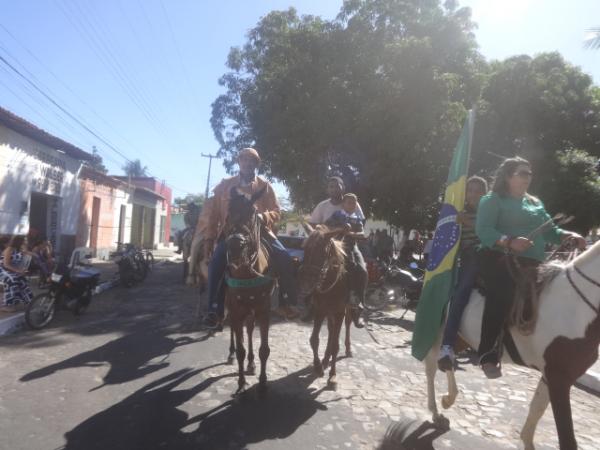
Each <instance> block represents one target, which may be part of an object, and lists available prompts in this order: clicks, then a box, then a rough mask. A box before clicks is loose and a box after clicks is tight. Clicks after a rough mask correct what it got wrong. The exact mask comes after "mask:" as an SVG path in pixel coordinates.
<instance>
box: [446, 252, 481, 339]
mask: <svg viewBox="0 0 600 450" xmlns="http://www.w3.org/2000/svg"><path fill="white" fill-rule="evenodd" d="M477 260H478V257H477V250H476V249H475V248H471V249H466V250H463V251H461V253H460V262H459V264H460V266H459V270H458V280H457V283H456V288H455V289H454V295H453V296H452V299H451V300H450V306H449V307H448V319H447V320H446V329H445V331H444V339H443V340H442V345H449V346H451V347H454V344H455V343H456V336H457V335H458V328H459V327H460V320H461V319H462V315H463V312H464V310H465V307H466V306H467V303H469V298H470V297H471V291H472V290H473V285H474V284H475V278H476V277H477V269H478V264H477V262H478V261H477Z"/></svg>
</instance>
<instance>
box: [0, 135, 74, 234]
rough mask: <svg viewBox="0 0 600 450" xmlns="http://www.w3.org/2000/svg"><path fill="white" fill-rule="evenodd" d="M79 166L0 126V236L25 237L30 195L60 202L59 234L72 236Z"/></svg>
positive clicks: (64, 156)
mask: <svg viewBox="0 0 600 450" xmlns="http://www.w3.org/2000/svg"><path fill="white" fill-rule="evenodd" d="M80 167H81V163H80V162H79V161H77V160H75V159H73V158H71V157H69V156H67V155H65V154H64V153H62V152H59V151H57V150H54V149H52V148H50V147H48V146H47V145H45V144H42V143H39V142H37V141H35V140H33V139H31V138H28V137H26V136H23V135H21V134H19V133H17V132H15V131H13V130H11V129H10V128H7V127H5V126H3V125H0V234H26V233H27V232H28V231H29V206H30V198H31V193H32V192H39V193H42V194H47V195H53V196H56V197H59V198H60V201H59V208H58V214H59V218H58V222H57V225H58V230H57V232H58V234H59V235H73V236H74V235H75V234H76V233H77V222H78V218H79V210H80V187H79V182H78V180H77V174H78V171H79V169H80Z"/></svg>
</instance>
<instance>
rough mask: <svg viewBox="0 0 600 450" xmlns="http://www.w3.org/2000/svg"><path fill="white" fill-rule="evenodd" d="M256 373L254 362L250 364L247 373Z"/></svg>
mask: <svg viewBox="0 0 600 450" xmlns="http://www.w3.org/2000/svg"><path fill="white" fill-rule="evenodd" d="M255 374H256V366H255V365H254V364H252V365H250V364H248V368H247V369H246V375H255Z"/></svg>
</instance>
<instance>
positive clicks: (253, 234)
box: [225, 214, 273, 288]
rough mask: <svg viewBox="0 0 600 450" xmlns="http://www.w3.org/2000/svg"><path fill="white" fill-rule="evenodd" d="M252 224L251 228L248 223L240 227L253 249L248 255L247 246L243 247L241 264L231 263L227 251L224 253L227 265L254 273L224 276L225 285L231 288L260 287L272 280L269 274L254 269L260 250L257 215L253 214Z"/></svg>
mask: <svg viewBox="0 0 600 450" xmlns="http://www.w3.org/2000/svg"><path fill="white" fill-rule="evenodd" d="M253 224H254V226H253V227H252V228H251V227H249V226H248V225H243V226H242V227H241V231H243V232H244V234H246V235H248V236H249V238H250V239H248V242H249V244H250V246H252V247H253V248H254V249H255V251H254V253H253V254H252V255H251V256H250V257H248V251H247V249H248V247H245V249H244V251H243V253H242V255H243V256H244V257H243V258H242V262H241V264H239V265H237V264H233V263H231V262H230V261H229V252H227V253H226V257H227V267H230V266H233V267H234V268H235V269H239V268H240V267H248V269H249V270H250V272H251V273H252V274H253V275H255V278H249V279H248V278H233V277H231V276H229V275H227V276H226V277H225V282H226V283H227V286H229V287H232V288H252V287H260V286H265V285H267V284H269V283H271V282H272V281H273V278H272V277H270V276H266V275H264V274H262V273H260V272H258V271H257V270H256V269H255V265H256V262H257V261H258V256H259V252H260V223H259V219H258V216H257V215H256V214H255V215H254V219H253Z"/></svg>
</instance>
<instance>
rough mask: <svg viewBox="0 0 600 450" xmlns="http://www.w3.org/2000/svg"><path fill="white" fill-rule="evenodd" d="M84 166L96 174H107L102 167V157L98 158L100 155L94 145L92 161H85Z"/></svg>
mask: <svg viewBox="0 0 600 450" xmlns="http://www.w3.org/2000/svg"><path fill="white" fill-rule="evenodd" d="M85 164H86V165H87V166H89V167H91V168H92V169H94V170H96V171H98V172H101V173H104V174H106V173H108V169H107V168H106V166H105V165H104V161H103V160H102V156H100V153H99V152H98V149H97V148H96V146H95V145H94V146H93V147H92V160H91V161H86V162H85Z"/></svg>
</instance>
